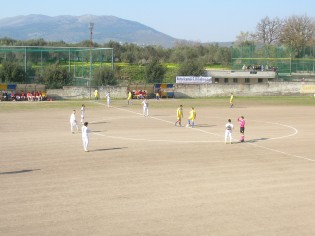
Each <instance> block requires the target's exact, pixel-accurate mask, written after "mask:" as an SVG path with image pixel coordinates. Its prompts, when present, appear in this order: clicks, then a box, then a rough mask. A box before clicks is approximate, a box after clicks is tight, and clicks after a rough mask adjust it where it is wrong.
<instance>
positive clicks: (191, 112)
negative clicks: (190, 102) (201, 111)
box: [186, 107, 197, 128]
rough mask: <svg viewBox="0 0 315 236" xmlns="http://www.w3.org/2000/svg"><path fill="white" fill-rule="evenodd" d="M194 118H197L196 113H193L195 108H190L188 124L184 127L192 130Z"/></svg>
mask: <svg viewBox="0 0 315 236" xmlns="http://www.w3.org/2000/svg"><path fill="white" fill-rule="evenodd" d="M196 116H197V112H196V111H195V108H194V107H192V108H191V110H190V112H189V117H188V121H187V122H188V124H187V125H186V127H191V128H194V126H195V119H196Z"/></svg>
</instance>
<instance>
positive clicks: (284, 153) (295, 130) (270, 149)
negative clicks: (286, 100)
mask: <svg viewBox="0 0 315 236" xmlns="http://www.w3.org/2000/svg"><path fill="white" fill-rule="evenodd" d="M99 104H100V105H102V104H101V103H99ZM104 105H105V104H104ZM113 108H116V109H119V110H123V111H128V112H131V113H133V114H138V115H141V116H142V115H143V114H141V113H137V112H134V111H130V110H127V109H123V108H118V107H113ZM149 117H150V118H152V119H156V120H159V121H163V122H166V123H171V124H173V123H172V122H170V121H167V120H162V119H159V118H156V117H152V116H149ZM216 118H218V117H216ZM253 121H256V122H264V123H267V124H268V123H269V124H274V125H281V126H284V127H288V128H290V129H293V130H294V133H292V134H289V135H286V136H281V137H275V138H270V139H284V138H288V137H291V136H294V135H296V134H297V133H298V130H297V129H296V128H294V127H292V126H289V125H284V124H280V123H274V122H266V121H257V120H253ZM192 129H194V130H197V131H201V132H204V133H207V134H212V135H214V136H218V137H222V135H218V134H215V133H211V132H208V131H205V130H202V129H198V128H192ZM97 135H100V134H97ZM100 136H104V135H100ZM107 137H110V136H107ZM113 138H117V137H113ZM118 138H121V137H118ZM121 139H127V140H141V139H132V138H121ZM143 141H150V142H151V141H155V140H147V139H143ZM160 141H164V140H160ZM234 141H235V139H234ZM167 142H183V141H174V140H171V141H167ZM184 142H189V141H184ZM190 142H196V143H197V142H198V141H190ZM200 142H211V141H200ZM213 142H219V141H213ZM245 144H249V145H252V146H256V147H258V148H261V149H265V150H269V151H272V152H276V153H280V154H283V155H286V156H291V157H295V158H299V159H304V160H307V161H312V162H314V161H315V160H314V159H310V158H307V157H303V156H298V155H294V154H290V153H287V152H283V151H279V150H276V149H273V148H268V147H264V146H261V145H258V144H254V143H248V142H245Z"/></svg>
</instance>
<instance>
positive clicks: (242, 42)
mask: <svg viewBox="0 0 315 236" xmlns="http://www.w3.org/2000/svg"><path fill="white" fill-rule="evenodd" d="M235 44H236V45H238V46H253V45H255V42H254V36H253V34H251V33H249V32H243V31H241V33H240V34H239V35H238V36H236V41H235Z"/></svg>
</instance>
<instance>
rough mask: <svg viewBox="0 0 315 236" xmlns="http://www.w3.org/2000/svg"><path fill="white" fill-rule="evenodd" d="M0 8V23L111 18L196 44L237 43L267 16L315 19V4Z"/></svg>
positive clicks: (246, 1) (30, 4)
mask: <svg viewBox="0 0 315 236" xmlns="http://www.w3.org/2000/svg"><path fill="white" fill-rule="evenodd" d="M0 5H1V6H5V7H3V8H2V10H1V14H0V19H2V18H7V17H14V16H18V15H30V14H41V15H47V16H52V17H53V16H60V15H73V16H81V15H86V14H89V15H97V16H103V15H104V16H105V15H108V16H109V15H110V16H116V17H119V18H122V19H125V20H131V21H136V22H139V23H141V24H144V25H146V26H149V27H151V28H153V29H155V30H157V31H159V32H161V33H164V34H167V35H169V36H172V37H174V38H177V39H183V40H192V41H196V42H231V41H235V40H236V37H237V36H238V35H239V34H240V32H255V28H256V25H257V24H258V23H259V22H260V21H261V19H263V18H265V17H266V16H268V17H269V18H271V19H272V18H275V17H278V18H280V19H285V18H287V17H290V16H294V15H297V16H303V15H307V16H308V17H312V18H314V17H315V1H314V0H263V1H253V0H243V1H240V0H216V1H213V0H193V1H191V0H190V1H189V0H157V1H154V0H152V1H151V0H143V1H142V0H111V1H109V0H74V1H73V0H53V1H40V0H27V1H25V0H15V1H12V2H11V1H8V0H0ZM94 31H97V25H95V26H94Z"/></svg>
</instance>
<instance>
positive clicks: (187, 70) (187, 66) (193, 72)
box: [178, 61, 205, 76]
mask: <svg viewBox="0 0 315 236" xmlns="http://www.w3.org/2000/svg"><path fill="white" fill-rule="evenodd" d="M204 74H205V70H204V64H203V63H200V62H199V63H198V62H196V61H187V62H184V63H183V64H181V66H180V67H179V70H178V75H180V76H203V75H204Z"/></svg>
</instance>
